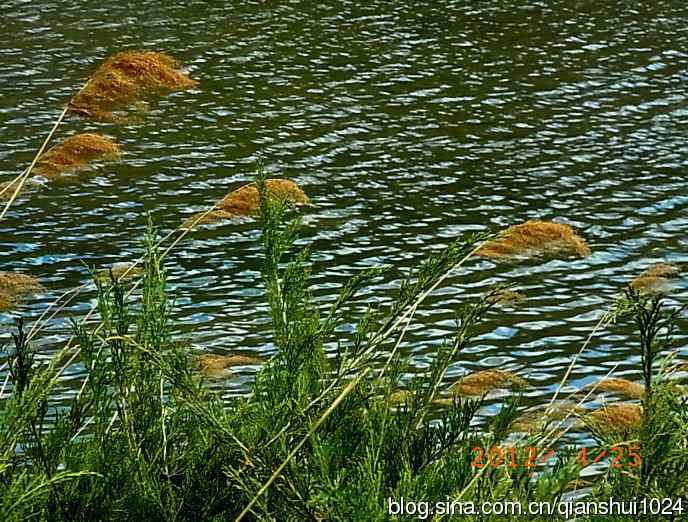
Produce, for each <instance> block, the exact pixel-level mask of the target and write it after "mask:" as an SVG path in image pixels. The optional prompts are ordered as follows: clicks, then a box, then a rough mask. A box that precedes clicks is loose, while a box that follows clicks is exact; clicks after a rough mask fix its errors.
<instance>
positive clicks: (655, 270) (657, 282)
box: [630, 263, 680, 294]
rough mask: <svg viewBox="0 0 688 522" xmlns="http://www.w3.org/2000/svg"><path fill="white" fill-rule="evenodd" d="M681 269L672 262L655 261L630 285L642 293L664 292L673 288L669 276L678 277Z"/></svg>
mask: <svg viewBox="0 0 688 522" xmlns="http://www.w3.org/2000/svg"><path fill="white" fill-rule="evenodd" d="M679 272H680V269H679V268H678V267H677V266H676V265H672V264H670V263H655V264H654V265H651V266H650V267H648V268H646V269H645V270H643V271H642V272H641V273H640V274H638V276H636V277H635V278H634V279H633V280H632V281H631V282H630V286H631V288H633V289H634V290H637V291H638V292H640V293H641V294H663V293H667V292H669V291H670V290H671V286H670V281H669V278H671V277H676V276H677V275H678V274H679Z"/></svg>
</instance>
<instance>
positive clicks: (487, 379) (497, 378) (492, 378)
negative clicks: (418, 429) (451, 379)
mask: <svg viewBox="0 0 688 522" xmlns="http://www.w3.org/2000/svg"><path fill="white" fill-rule="evenodd" d="M527 386H528V381H527V380H525V379H523V378H522V377H519V376H518V375H515V374H513V373H511V372H507V371H505V370H479V371H477V372H473V373H469V374H468V375H464V376H463V377H461V378H460V379H459V380H458V381H457V382H455V383H454V384H452V385H451V386H450V388H449V391H451V392H452V393H453V394H455V395H483V394H485V393H487V392H489V391H491V390H498V389H502V388H525V387H527ZM442 401H444V402H442ZM449 401H451V399H438V400H437V401H436V402H435V403H436V404H448V403H449Z"/></svg>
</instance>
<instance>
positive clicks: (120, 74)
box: [68, 51, 197, 122]
mask: <svg viewBox="0 0 688 522" xmlns="http://www.w3.org/2000/svg"><path fill="white" fill-rule="evenodd" d="M195 85H197V82H196V81H194V80H192V79H191V78H189V76H188V75H187V74H185V73H183V72H181V71H180V70H179V64H178V62H177V61H176V60H175V59H174V58H172V57H171V56H167V55H166V54H163V53H156V52H150V51H126V52H122V53H117V54H115V55H113V56H111V57H109V58H108V59H106V60H105V61H104V62H103V63H102V64H101V65H100V67H98V69H97V70H96V72H95V73H94V74H93V75H92V76H91V78H90V79H89V81H88V82H87V83H86V85H85V86H84V87H83V88H82V89H81V90H80V91H79V92H78V93H77V94H76V95H74V97H73V98H72V99H71V100H70V102H69V105H68V110H69V112H70V113H73V114H77V115H79V116H85V117H89V118H94V119H100V120H106V121H115V122H117V121H121V118H119V117H118V116H116V115H115V114H114V113H113V109H115V108H118V107H122V106H125V105H129V104H131V103H133V102H135V101H137V100H139V99H140V98H141V97H142V96H143V95H145V94H146V93H148V92H151V91H161V90H181V89H189V88H191V87H194V86H195Z"/></svg>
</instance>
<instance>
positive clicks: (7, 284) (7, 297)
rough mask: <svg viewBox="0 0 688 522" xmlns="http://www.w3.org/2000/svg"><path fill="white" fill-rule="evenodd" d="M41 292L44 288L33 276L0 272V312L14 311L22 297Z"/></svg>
mask: <svg viewBox="0 0 688 522" xmlns="http://www.w3.org/2000/svg"><path fill="white" fill-rule="evenodd" d="M43 291H45V288H44V287H43V285H42V284H41V283H40V282H39V281H38V279H36V278H35V277H33V276H30V275H27V274H19V273H16V272H3V271H0V312H7V311H9V310H12V309H14V308H15V307H16V306H17V304H18V302H19V297H21V296H23V295H26V294H34V293H39V292H43Z"/></svg>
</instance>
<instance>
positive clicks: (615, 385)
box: [583, 377, 645, 399]
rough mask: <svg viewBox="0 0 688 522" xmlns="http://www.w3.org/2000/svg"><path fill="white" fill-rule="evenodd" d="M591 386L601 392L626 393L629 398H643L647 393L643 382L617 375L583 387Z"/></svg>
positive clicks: (585, 388) (587, 388) (588, 387)
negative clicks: (639, 382) (632, 380)
mask: <svg viewBox="0 0 688 522" xmlns="http://www.w3.org/2000/svg"><path fill="white" fill-rule="evenodd" d="M591 388H594V389H595V391H599V392H611V393H616V394H619V395H625V396H626V397H628V398H629V399H641V398H642V397H643V395H645V387H644V386H643V385H642V384H638V383H637V382H631V381H629V380H627V379H621V378H617V377H608V378H606V379H601V380H599V381H597V382H593V383H590V384H588V385H586V386H584V387H583V389H584V390H589V389H591Z"/></svg>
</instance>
